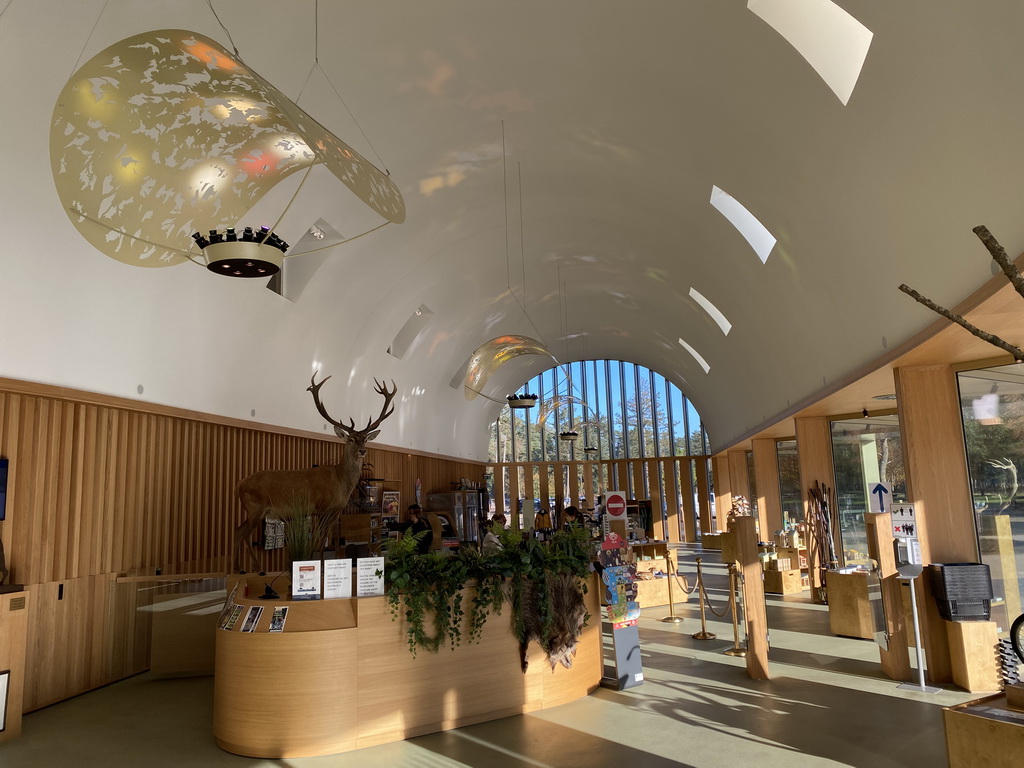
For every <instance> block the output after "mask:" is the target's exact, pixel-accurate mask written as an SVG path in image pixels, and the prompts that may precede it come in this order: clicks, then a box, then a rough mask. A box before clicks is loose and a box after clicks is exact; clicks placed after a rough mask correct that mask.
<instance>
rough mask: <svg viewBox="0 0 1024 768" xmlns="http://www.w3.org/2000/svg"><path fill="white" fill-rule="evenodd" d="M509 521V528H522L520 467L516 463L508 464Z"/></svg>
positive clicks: (515, 529) (514, 529)
mask: <svg viewBox="0 0 1024 768" xmlns="http://www.w3.org/2000/svg"><path fill="white" fill-rule="evenodd" d="M508 503H509V511H508V522H509V528H511V529H512V530H513V531H518V530H520V529H521V528H522V523H521V521H520V517H519V513H518V509H519V467H517V466H516V465H515V464H509V465H508Z"/></svg>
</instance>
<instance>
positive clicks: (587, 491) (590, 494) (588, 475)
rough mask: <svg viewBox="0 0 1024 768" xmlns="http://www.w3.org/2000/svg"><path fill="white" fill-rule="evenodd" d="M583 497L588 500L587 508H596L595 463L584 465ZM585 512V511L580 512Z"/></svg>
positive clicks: (590, 462)
mask: <svg viewBox="0 0 1024 768" xmlns="http://www.w3.org/2000/svg"><path fill="white" fill-rule="evenodd" d="M583 486H584V492H583V495H584V496H585V497H586V499H587V503H586V505H587V507H593V506H594V462H592V461H588V462H585V463H584V464H583ZM580 511H584V510H580Z"/></svg>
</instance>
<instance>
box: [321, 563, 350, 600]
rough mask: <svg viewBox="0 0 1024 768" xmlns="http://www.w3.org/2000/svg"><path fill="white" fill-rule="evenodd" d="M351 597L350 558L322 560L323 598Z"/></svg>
mask: <svg viewBox="0 0 1024 768" xmlns="http://www.w3.org/2000/svg"><path fill="white" fill-rule="evenodd" d="M339 597H352V558H350V557H344V558H341V559H340V560H324V600H334V599H336V598H339Z"/></svg>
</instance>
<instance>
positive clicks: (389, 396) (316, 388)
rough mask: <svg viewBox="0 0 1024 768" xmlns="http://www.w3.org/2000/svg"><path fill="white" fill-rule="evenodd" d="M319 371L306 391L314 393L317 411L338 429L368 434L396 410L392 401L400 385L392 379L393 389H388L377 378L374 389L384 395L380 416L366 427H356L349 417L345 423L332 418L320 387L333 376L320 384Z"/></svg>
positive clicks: (355, 433) (354, 433) (356, 433)
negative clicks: (317, 378) (317, 376)
mask: <svg viewBox="0 0 1024 768" xmlns="http://www.w3.org/2000/svg"><path fill="white" fill-rule="evenodd" d="M317 373H320V371H316V372H315V373H314V374H313V376H312V377H311V378H310V380H309V386H308V387H306V391H307V392H312V393H313V403H314V404H315V405H316V409H317V411H319V413H320V415H321V416H323V417H324V419H325V420H327V421H328V422H329V423H331V424H333V425H334V426H335V427H337V428H338V429H343V430H344V431H345V432H347V433H348V434H350V435H353V436H354V435H366V434H369V433H370V432H372V431H373V430H375V429H376V428H377V427H379V426H380V425H381V423H382V422H383V421H384V419H386V418H387V417H388V416H390V415H391V414H392V413H394V412H395V406H393V405H391V401H392V400H394V398H395V393H397V392H398V387H397V385H396V384H395V382H394V380H393V379H392V381H391V389H388V387H387V386H386V385H384V384H381V383H380V382H379V381H377V379H374V380H373V383H374V384H376V386H375V387H374V391H375V392H377V393H378V394H380V395H383V396H384V406H383V407H382V408H381V411H380V416H378V417H377V418H376V419H370V421H369V422H367V424H366V428H365V429H356V420H355V419H349V423H348V424H343V423H342V422H340V421H336V420H334V419H333V418H331V415H330V414H329V413H328V412H327V409H326V408H325V407H324V404H323V403H322V402H321V401H320V388H321V387H322V386H323V385H324V384H326V383H327V379H329V378H331V377H330V376H327V377H326V378H325V379H324V380H323V381H321V382H320V383H319V384H318V383H317V381H316V374H317ZM389 406H390V407H389Z"/></svg>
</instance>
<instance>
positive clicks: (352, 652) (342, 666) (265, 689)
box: [213, 577, 603, 758]
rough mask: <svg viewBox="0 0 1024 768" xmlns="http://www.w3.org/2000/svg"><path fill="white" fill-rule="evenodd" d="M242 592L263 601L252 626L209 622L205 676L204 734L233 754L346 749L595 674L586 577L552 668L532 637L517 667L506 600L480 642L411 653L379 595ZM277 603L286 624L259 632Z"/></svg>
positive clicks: (597, 654)
mask: <svg viewBox="0 0 1024 768" xmlns="http://www.w3.org/2000/svg"><path fill="white" fill-rule="evenodd" d="M238 578H239V579H244V578H246V577H238ZM265 581H267V578H266V577H252V583H251V585H250V589H249V594H250V595H257V594H260V593H261V592H262V589H263V583H264V582H265ZM231 590H232V584H231V583H230V582H229V584H228V593H229V594H230V593H231ZM242 591H243V590H242V589H239V591H238V593H237V594H236V597H235V598H234V602H235V603H237V604H239V605H242V606H244V607H246V608H248V607H250V606H254V605H259V606H262V607H263V614H262V616H261V617H260V619H259V622H258V623H257V624H256V628H255V631H254V632H242V631H241V628H242V624H243V622H242V621H239V622H238V623H237V624H236V626H235V627H234V629H232V630H230V631H229V630H222V629H218V630H217V649H216V677H215V686H214V710H213V731H214V736H215V737H216V740H217V744H218V745H219V746H220V747H221V748H222V749H225V750H227V751H228V752H233V753H235V754H239V755H246V756H248V757H265V758H287V757H305V756H313V755H326V754H332V753H336V752H345V751H349V750H353V749H360V748H362V747H368V746H372V745H375V744H381V743H384V742H389V741H400V740H402V739H406V738H411V737H414V736H420V735H423V734H426V733H434V732H436V731H443V730H449V729H451V728H458V727H461V726H464V725H470V724H473V723H479V722H484V721H487V720H495V719H497V718H502V717H508V716H510V715H516V714H521V713H524V712H532V711H535V710H539V709H545V708H547V707H553V706H557V705H559V704H564V703H566V702H569V701H574V700H576V699H579V698H583V697H584V696H586V695H587V694H589V693H590V692H592V691H593V690H595V689H596V688H597V687H598V685H599V684H600V680H601V674H602V660H601V633H600V621H599V619H598V618H597V617H599V616H600V609H599V607H598V605H597V599H598V596H599V595H600V593H601V592H602V591H603V590H601V589H599V588H598V585H597V583H596V581H595V582H594V583H592V584H590V585H589V589H588V591H587V595H586V601H587V611H588V612H589V614H590V616H591V619H590V625H589V626H587V627H586V628H585V629H584V630H583V635H582V637H581V638H580V642H579V646H578V651H577V654H576V658H575V661H574V663H573V666H572V668H571V669H564V668H562V667H560V666H559V667H557V668H556V669H555V671H554V672H552V671H551V667H550V666H549V665H548V663H547V660H546V658H545V656H544V653H543V651H542V650H541V649H540V648H539V647H538V646H537V645H536V644H531V645H530V650H529V659H530V667H529V670H528V671H527V672H526V674H523V672H522V671H521V670H520V666H519V643H518V641H517V640H516V639H515V637H514V636H513V635H512V633H511V631H510V627H509V623H510V620H511V619H510V611H509V609H508V608H507V607H506V609H505V611H503V613H502V614H501V615H500V616H496V615H492V616H490V617H489V618H488V621H487V624H486V626H485V627H484V631H483V638H482V640H481V642H480V643H478V644H469V645H462V646H460V647H459V648H457V649H455V650H454V651H452V650H450V649H449V648H447V647H443V648H442V649H441V651H440V652H439V653H437V654H431V653H428V652H426V651H422V650H421V651H419V652H418V653H417V655H416V657H415V658H414V657H413V656H412V655H411V654H410V652H409V647H408V644H407V640H406V634H405V624H404V622H402V621H392V619H391V613H390V611H389V609H388V601H387V598H386V597H369V598H359V599H341V600H315V601H290V600H257V599H255V598H247V597H238V596H237V595H238V594H241V593H242ZM470 599H471V595H470V594H467V595H466V596H465V597H464V603H463V604H464V605H466V604H467V602H468V601H469V600H470ZM281 606H287V607H288V616H287V620H286V622H285V625H284V630H283V631H282V632H269V631H268V630H269V628H270V621H271V616H272V614H273V611H274V608H277V607H281ZM243 616H244V614H243Z"/></svg>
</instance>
